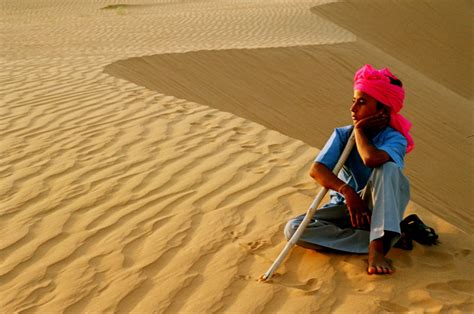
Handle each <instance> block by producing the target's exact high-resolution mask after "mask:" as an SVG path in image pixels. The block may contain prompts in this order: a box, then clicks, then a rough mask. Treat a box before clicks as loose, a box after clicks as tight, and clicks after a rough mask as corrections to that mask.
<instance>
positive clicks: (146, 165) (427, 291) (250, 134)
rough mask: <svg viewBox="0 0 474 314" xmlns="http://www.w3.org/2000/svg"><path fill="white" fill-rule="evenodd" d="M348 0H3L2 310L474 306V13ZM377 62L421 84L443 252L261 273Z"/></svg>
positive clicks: (410, 107)
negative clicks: (358, 83)
mask: <svg viewBox="0 0 474 314" xmlns="http://www.w3.org/2000/svg"><path fill="white" fill-rule="evenodd" d="M331 2H332V1H298V0H294V1H292V0H270V1H265V2H261V1H256V0H252V1H217V0H215V1H121V2H118V1H109V2H108V1H102V0H100V1H72V0H69V1H64V0H62V1H59V0H42V1H13V0H4V1H2V2H1V7H0V8H1V9H0V17H1V25H2V26H1V38H0V40H1V43H2V45H1V46H0V51H1V59H0V63H1V85H0V86H1V87H0V88H1V91H0V95H1V98H0V119H1V120H0V121H1V123H0V145H1V146H0V147H1V150H0V154H1V155H0V156H1V158H0V178H1V179H0V180H1V181H0V182H1V183H0V195H1V202H0V232H1V236H0V309H2V310H1V311H2V312H5V313H13V312H40V313H46V312H48V313H57V312H68V313H83V312H133V313H149V312H158V313H209V312H225V313H258V312H279V313H306V312H321V313H329V312H336V313H354V312H357V313H368V312H370V313H372V312H392V311H395V312H403V311H412V312H473V311H474V298H473V296H474V281H473V271H472V265H473V264H474V258H473V256H474V254H473V249H474V242H473V236H472V227H473V225H474V220H473V218H472V212H473V211H472V205H473V193H472V187H473V186H472V173H474V172H473V164H472V160H473V149H472V145H473V142H472V141H473V139H474V135H473V134H474V132H473V121H472V117H473V115H472V108H473V107H472V106H473V100H472V59H471V58H472V57H471V56H472V4H471V2H470V1H462V0H454V1H380V2H376V3H374V2H373V1H343V2H337V3H331ZM361 21H363V23H362V22H361ZM364 63H371V64H373V65H374V66H376V67H383V66H388V67H389V68H390V69H391V70H392V71H393V72H394V73H396V74H397V75H398V76H399V77H400V78H401V79H402V81H403V82H404V85H405V87H406V91H407V99H406V107H405V108H404V109H403V111H402V113H404V114H405V115H406V116H407V117H408V118H409V119H410V120H411V121H412V122H413V124H414V126H413V129H412V134H413V136H414V139H415V143H416V146H415V150H414V151H413V152H412V153H410V154H409V155H408V156H407V165H406V169H405V172H406V174H407V176H408V177H409V179H410V182H411V185H412V201H411V202H410V204H409V206H408V209H407V214H408V213H417V214H418V215H420V216H421V217H422V218H423V220H424V221H425V222H426V223H427V224H428V225H431V226H433V227H434V228H435V229H436V230H437V232H438V233H439V235H440V240H441V243H440V244H439V245H437V246H422V245H419V244H415V247H414V250H413V251H402V250H399V249H393V250H392V251H391V252H390V253H389V258H390V259H392V260H393V265H394V267H395V268H396V272H395V273H394V274H393V275H391V276H369V275H367V274H366V272H365V269H366V258H367V257H366V256H364V255H352V254H335V253H324V254H322V253H319V252H315V251H310V250H305V249H302V248H299V247H296V248H294V249H293V251H292V254H291V256H289V258H288V259H287V260H286V261H285V263H284V264H283V265H282V266H281V267H280V269H279V270H278V272H277V274H276V275H275V276H274V278H272V280H271V281H270V282H268V283H262V282H259V281H258V280H257V279H258V277H259V276H260V275H261V274H262V273H263V272H265V271H266V270H267V269H268V267H269V266H270V265H271V263H272V262H273V260H274V259H275V258H276V256H277V255H278V253H279V252H280V250H281V249H282V248H283V247H284V245H285V240H284V237H283V233H282V230H283V226H284V225H285V223H286V221H287V220H288V219H290V218H292V217H294V216H296V215H297V214H300V213H303V212H304V211H306V209H307V207H308V206H309V205H310V203H311V201H312V199H313V197H314V196H315V195H316V194H317V191H318V189H319V188H320V187H319V186H318V185H317V184H316V183H315V182H314V181H312V179H311V178H310V177H309V176H308V170H309V167H310V165H311V162H312V160H313V159H314V157H315V156H316V155H317V153H318V152H319V149H320V148H321V147H322V145H324V143H325V141H326V139H327V137H328V136H329V134H330V133H331V132H332V129H333V128H335V127H338V126H341V125H346V124H349V123H350V122H351V121H350V115H349V113H348V107H349V104H350V99H351V97H352V89H351V86H352V77H353V73H354V71H355V70H356V69H357V68H359V67H360V66H361V65H363V64H364Z"/></svg>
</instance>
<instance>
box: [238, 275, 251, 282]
mask: <svg viewBox="0 0 474 314" xmlns="http://www.w3.org/2000/svg"><path fill="white" fill-rule="evenodd" d="M235 278H236V279H239V280H245V281H249V280H252V276H250V275H235Z"/></svg>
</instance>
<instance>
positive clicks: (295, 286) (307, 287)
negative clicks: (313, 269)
mask: <svg viewBox="0 0 474 314" xmlns="http://www.w3.org/2000/svg"><path fill="white" fill-rule="evenodd" d="M275 275H276V274H274V275H273V277H272V279H273V282H274V283H276V284H278V285H280V286H283V287H286V288H289V289H290V293H291V294H293V295H311V294H315V293H316V292H317V291H319V289H321V286H322V283H323V282H322V281H320V280H318V279H316V278H310V279H308V280H307V281H306V282H291V281H290V282H286V281H285V280H281V279H280V278H278V277H279V276H275Z"/></svg>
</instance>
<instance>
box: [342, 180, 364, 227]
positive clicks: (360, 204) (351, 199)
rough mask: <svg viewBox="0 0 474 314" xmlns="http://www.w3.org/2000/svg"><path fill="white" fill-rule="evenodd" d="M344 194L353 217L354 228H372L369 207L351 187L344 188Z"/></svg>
mask: <svg viewBox="0 0 474 314" xmlns="http://www.w3.org/2000/svg"><path fill="white" fill-rule="evenodd" d="M342 192H343V194H344V197H345V199H346V204H347V209H348V210H349V214H350V216H351V224H352V227H354V228H359V229H368V228H369V227H370V216H371V214H370V212H369V210H368V209H367V205H366V204H365V203H364V201H363V200H362V199H361V198H360V196H359V195H358V194H357V193H356V192H355V191H354V190H353V189H352V188H351V187H350V186H347V187H346V188H344V189H343V191H342Z"/></svg>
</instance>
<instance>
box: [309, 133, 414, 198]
mask: <svg viewBox="0 0 474 314" xmlns="http://www.w3.org/2000/svg"><path fill="white" fill-rule="evenodd" d="M352 129H353V126H352V125H348V126H344V127H340V128H336V129H335V130H334V132H333V133H332V134H331V137H330V138H329V140H328V141H327V143H326V145H324V147H323V149H322V150H321V152H320V153H319V154H318V156H317V157H316V158H315V160H314V161H315V162H319V163H321V164H323V165H325V166H326V167H327V168H328V169H330V170H331V171H332V170H333V169H334V167H335V166H336V163H337V161H338V160H339V157H340V156H341V154H342V151H343V150H344V147H345V146H346V143H347V141H348V139H349V136H350V135H351V132H352ZM370 140H371V142H372V145H374V146H375V147H377V149H380V150H383V151H385V152H386V153H387V154H388V155H389V156H390V158H391V159H392V161H393V162H395V163H396V164H397V166H398V167H399V168H403V167H404V161H403V158H404V157H405V152H406V148H407V140H406V139H405V137H404V136H403V135H402V134H401V133H400V132H398V131H397V130H395V129H393V128H391V127H389V126H387V127H386V128H385V129H383V130H382V131H380V132H379V133H378V134H376V135H375V136H374V137H373V138H372V139H370ZM372 170H373V168H369V167H367V166H366V165H364V163H363V162H362V158H361V157H360V155H359V152H358V151H357V148H356V147H355V146H354V148H353V149H352V151H351V153H350V154H349V157H348V158H347V161H346V162H345V163H344V166H343V167H342V169H341V171H340V172H339V175H338V177H339V179H341V180H342V181H344V182H346V183H347V184H349V185H350V186H351V187H353V188H354V190H355V191H356V192H358V193H359V192H360V191H361V190H362V189H363V188H364V187H365V186H366V184H367V181H368V180H369V177H370V175H371V174H372ZM329 195H330V196H331V201H330V203H332V204H342V203H344V197H343V196H342V195H341V194H339V193H337V192H335V191H332V190H331V191H330V192H329Z"/></svg>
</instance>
